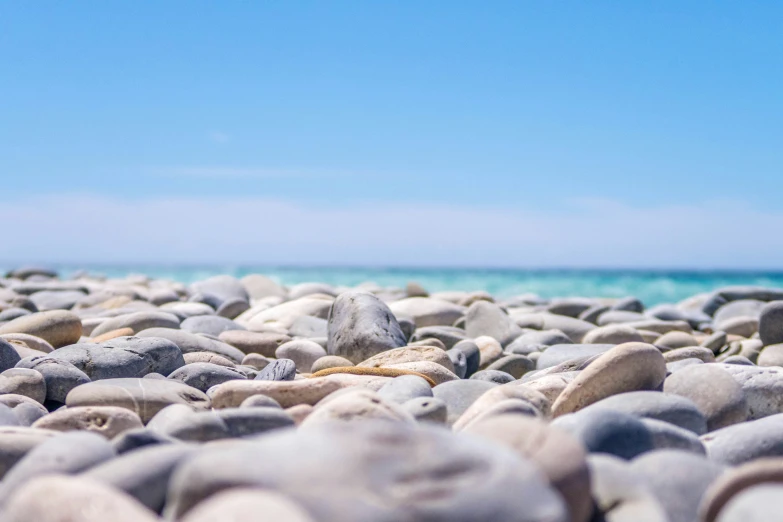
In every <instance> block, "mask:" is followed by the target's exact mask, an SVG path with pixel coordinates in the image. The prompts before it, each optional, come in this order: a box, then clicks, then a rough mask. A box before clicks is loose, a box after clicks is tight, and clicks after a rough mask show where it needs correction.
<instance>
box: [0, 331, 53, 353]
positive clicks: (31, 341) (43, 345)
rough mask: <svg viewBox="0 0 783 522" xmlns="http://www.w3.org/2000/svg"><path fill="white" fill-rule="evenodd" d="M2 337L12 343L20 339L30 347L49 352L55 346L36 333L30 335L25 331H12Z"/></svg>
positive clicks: (0, 336)
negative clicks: (35, 334) (24, 332)
mask: <svg viewBox="0 0 783 522" xmlns="http://www.w3.org/2000/svg"><path fill="white" fill-rule="evenodd" d="M0 339H4V340H6V341H8V342H10V343H11V344H13V343H14V341H20V342H22V343H24V345H25V346H27V347H28V348H30V349H32V350H36V351H39V352H44V353H49V352H51V351H53V350H54V347H53V346H52V345H51V344H49V343H48V342H46V341H44V340H43V339H41V338H40V337H36V336H34V335H28V334H23V333H10V334H3V335H0Z"/></svg>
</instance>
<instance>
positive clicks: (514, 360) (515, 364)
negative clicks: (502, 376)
mask: <svg viewBox="0 0 783 522" xmlns="http://www.w3.org/2000/svg"><path fill="white" fill-rule="evenodd" d="M535 366H536V365H535V363H534V362H533V361H531V360H530V359H528V358H527V357H525V356H524V355H517V354H512V355H506V356H505V357H501V358H500V359H497V360H496V361H495V362H493V363H492V364H490V365H488V366H487V370H498V371H501V372H506V373H508V374H511V375H512V376H513V377H514V378H515V379H519V378H520V377H522V376H523V375H524V374H526V373H527V372H529V371H532V370H533V369H535Z"/></svg>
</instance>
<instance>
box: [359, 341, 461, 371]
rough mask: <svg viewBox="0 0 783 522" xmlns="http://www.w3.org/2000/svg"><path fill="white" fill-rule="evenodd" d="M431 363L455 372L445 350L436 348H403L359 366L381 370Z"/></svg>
mask: <svg viewBox="0 0 783 522" xmlns="http://www.w3.org/2000/svg"><path fill="white" fill-rule="evenodd" d="M418 361H430V362H434V363H437V364H440V365H441V366H443V367H444V368H446V369H447V370H449V371H451V372H453V371H454V365H453V364H452V363H451V359H449V355H448V354H447V353H446V351H445V350H443V349H441V348H437V347H434V346H403V347H401V348H394V349H392V350H387V351H385V352H381V353H379V354H377V355H374V356H373V357H370V358H369V359H367V360H366V361H362V362H360V363H359V364H357V366H360V367H367V368H381V367H384V366H390V365H393V364H400V363H409V362H418Z"/></svg>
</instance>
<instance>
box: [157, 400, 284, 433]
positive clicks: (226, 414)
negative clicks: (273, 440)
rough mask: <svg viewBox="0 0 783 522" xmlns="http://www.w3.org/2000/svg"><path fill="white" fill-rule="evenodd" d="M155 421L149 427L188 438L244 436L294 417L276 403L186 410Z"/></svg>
mask: <svg viewBox="0 0 783 522" xmlns="http://www.w3.org/2000/svg"><path fill="white" fill-rule="evenodd" d="M156 421H157V417H156V418H155V419H153V421H151V422H150V426H151V428H150V429H155V430H156V431H159V432H160V433H163V434H164V435H167V436H169V437H174V438H176V439H179V440H183V441H189V442H207V441H211V440H219V439H229V438H238V437H247V436H251V435H258V434H260V433H265V432H267V431H270V430H274V429H279V428H286V427H291V426H293V425H294V421H293V419H291V417H290V416H289V415H288V414H287V413H286V412H285V411H283V410H282V409H281V408H279V407H277V408H274V407H272V408H270V407H254V408H226V409H222V410H213V411H199V412H193V411H190V410H187V411H186V412H185V413H183V414H180V415H176V416H174V417H173V418H171V419H169V420H167V421H166V422H165V424H162V423H160V422H156Z"/></svg>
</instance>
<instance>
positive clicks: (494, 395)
mask: <svg viewBox="0 0 783 522" xmlns="http://www.w3.org/2000/svg"><path fill="white" fill-rule="evenodd" d="M436 396H437V395H436ZM508 399H518V400H522V401H525V402H527V403H529V404H530V406H531V407H532V410H533V411H536V412H537V413H538V415H537V416H539V417H548V416H549V412H550V410H549V408H550V404H549V401H548V400H547V399H546V397H544V395H543V394H541V393H540V392H537V391H536V390H532V389H530V388H528V387H527V386H524V385H523V384H521V383H519V382H516V381H515V382H512V383H509V384H501V385H500V386H496V387H493V388H492V389H490V390H488V391H486V392H485V393H483V394H482V395H481V396H480V397H479V398H477V399H476V400H475V401H474V402H473V403H472V404H471V405H470V406H469V407H468V408H467V409H466V410H465V413H463V414H462V415H460V417H459V419H457V420H456V422H454V430H455V431H459V430H461V429H463V428H465V427H466V426H468V425H469V424H470V423H471V422H473V421H474V420H475V419H477V418H478V417H479V416H481V415H483V414H485V413H486V412H487V411H489V410H490V409H491V408H493V407H494V406H495V405H496V404H498V403H499V402H502V401H505V400H508Z"/></svg>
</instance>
